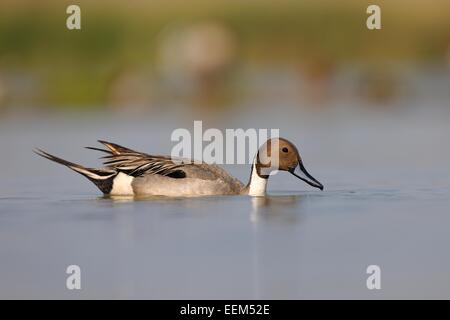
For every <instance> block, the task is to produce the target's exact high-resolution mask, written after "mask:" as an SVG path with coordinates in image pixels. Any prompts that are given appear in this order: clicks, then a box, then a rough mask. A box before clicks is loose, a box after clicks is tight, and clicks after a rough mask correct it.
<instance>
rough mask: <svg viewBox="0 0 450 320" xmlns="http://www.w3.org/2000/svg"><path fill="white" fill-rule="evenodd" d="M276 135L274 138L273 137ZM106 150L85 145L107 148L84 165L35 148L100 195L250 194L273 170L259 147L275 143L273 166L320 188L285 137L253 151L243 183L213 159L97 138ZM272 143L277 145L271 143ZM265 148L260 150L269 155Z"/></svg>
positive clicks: (260, 190) (260, 191)
mask: <svg viewBox="0 0 450 320" xmlns="http://www.w3.org/2000/svg"><path fill="white" fill-rule="evenodd" d="M275 139H276V140H275ZM99 142H100V143H102V144H103V145H104V146H105V147H106V148H107V149H100V148H94V147H87V148H88V149H92V150H97V151H102V152H105V153H107V155H106V156H105V157H103V158H104V159H106V161H105V162H104V167H103V168H99V169H93V168H86V167H83V166H81V165H78V164H75V163H72V162H69V161H66V160H64V159H61V158H58V157H55V156H53V155H51V154H49V153H47V152H45V151H42V150H40V149H37V150H36V151H35V152H36V153H37V154H38V155H40V156H42V157H44V158H47V159H49V160H52V161H54V162H57V163H60V164H62V165H65V166H66V167H68V168H70V169H72V170H74V171H76V172H78V173H80V174H82V175H83V176H85V177H86V178H88V179H89V180H90V181H92V182H93V183H94V184H95V185H96V186H97V187H98V188H99V189H100V190H101V191H102V192H103V193H104V194H105V195H112V196H151V195H158V196H171V197H178V196H202V195H239V194H242V195H251V196H264V195H265V194H266V187H267V181H268V179H269V176H270V172H271V171H272V168H271V165H270V162H267V163H268V164H264V161H261V155H262V154H263V151H265V150H270V145H271V144H272V143H274V142H276V143H277V144H278V146H277V149H278V150H277V152H278V156H279V157H278V166H277V167H276V168H273V170H280V171H288V172H289V173H291V174H293V175H294V176H296V177H297V178H299V179H301V180H303V181H304V182H306V183H307V184H309V185H311V186H313V187H315V188H319V189H320V190H323V186H322V184H321V183H320V182H319V181H317V180H316V179H314V178H313V177H312V176H311V175H310V174H309V173H308V172H307V171H306V169H305V167H304V166H303V162H302V159H301V157H300V154H299V152H298V150H297V148H296V147H295V146H294V144H292V143H291V142H289V141H288V140H286V139H283V138H273V139H269V140H267V141H266V143H265V144H264V145H262V146H261V148H260V149H259V150H258V152H257V154H256V156H255V160H254V161H253V165H252V169H251V174H250V179H249V182H248V184H247V185H244V184H243V183H242V182H240V181H239V180H238V179H236V178H234V177H232V176H231V175H229V174H228V173H227V172H226V171H225V170H223V169H222V168H221V167H219V166H217V165H213V164H206V163H195V162H191V161H189V162H187V163H182V162H179V161H174V160H173V158H171V157H169V156H154V155H149V154H146V153H142V152H138V151H134V150H132V149H128V148H125V147H122V146H119V145H117V144H114V143H110V142H106V141H101V140H99ZM274 145H275V146H276V144H274ZM269 153H270V152H267V153H264V154H265V155H268V156H269V157H270V154H269Z"/></svg>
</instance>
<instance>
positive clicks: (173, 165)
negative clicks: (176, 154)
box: [87, 140, 187, 178]
mask: <svg viewBox="0 0 450 320" xmlns="http://www.w3.org/2000/svg"><path fill="white" fill-rule="evenodd" d="M99 142H100V143H102V144H103V145H105V146H106V147H107V148H108V150H105V149H100V148H94V147H87V148H88V149H92V150H97V151H102V152H105V153H107V154H108V155H106V156H104V157H102V159H106V161H105V162H104V163H103V164H104V165H105V167H106V168H110V169H114V170H116V171H119V172H123V173H126V174H128V175H130V176H133V177H141V176H144V175H151V174H158V175H163V176H169V177H174V178H184V177H185V176H186V175H185V173H184V172H183V170H182V168H183V167H184V166H185V165H186V163H187V160H186V159H176V160H175V159H172V158H170V157H167V156H154V155H149V154H146V153H143V152H138V151H134V150H132V149H129V148H125V147H122V146H120V145H118V144H115V143H111V142H106V141H102V140H99ZM174 160H175V161H174Z"/></svg>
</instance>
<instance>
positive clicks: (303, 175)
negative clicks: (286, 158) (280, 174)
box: [289, 162, 323, 190]
mask: <svg viewBox="0 0 450 320" xmlns="http://www.w3.org/2000/svg"><path fill="white" fill-rule="evenodd" d="M289 172H290V173H292V174H293V175H294V176H296V177H297V178H299V179H300V180H303V181H305V182H306V183H307V184H309V185H310V186H313V187H315V188H319V189H320V190H323V185H322V184H321V183H320V182H319V181H317V180H316V179H315V178H314V177H313V176H312V175H310V174H309V173H308V171H306V169H305V167H304V166H303V163H301V162H300V163H299V164H298V166H296V167H295V168H294V169H292V170H289Z"/></svg>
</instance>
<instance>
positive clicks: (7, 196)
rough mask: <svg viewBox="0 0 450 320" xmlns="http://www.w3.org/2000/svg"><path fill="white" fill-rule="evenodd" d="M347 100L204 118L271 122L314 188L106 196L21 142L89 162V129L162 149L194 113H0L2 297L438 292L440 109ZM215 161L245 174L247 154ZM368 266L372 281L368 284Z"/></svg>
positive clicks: (297, 185)
mask: <svg viewBox="0 0 450 320" xmlns="http://www.w3.org/2000/svg"><path fill="white" fill-rule="evenodd" d="M349 114H351V113H348V112H344V113H337V114H329V113H324V114H319V115H309V116H308V117H302V115H301V114H299V115H298V117H282V116H279V115H277V114H272V115H271V116H269V117H266V116H265V117H264V118H260V119H256V120H255V119H253V118H251V117H249V116H248V115H247V116H241V117H239V118H233V117H231V116H230V117H226V116H224V117H222V119H221V121H220V122H219V121H214V120H210V121H205V123H204V127H205V128H208V127H219V128H235V127H244V128H248V127H255V126H256V127H260V128H271V127H275V128H280V130H281V135H282V136H285V137H288V138H290V139H291V140H293V141H295V142H296V143H297V144H298V146H299V149H300V151H301V153H302V156H303V158H304V160H305V164H306V167H307V168H308V170H309V171H310V172H311V174H313V175H314V176H315V177H316V178H317V179H319V180H320V181H321V182H323V183H324V185H325V188H326V189H325V191H323V192H320V191H315V190H313V189H311V188H310V187H309V186H307V185H305V184H303V183H302V182H301V181H299V180H296V179H295V178H294V177H292V176H290V175H287V174H278V175H276V176H275V177H273V178H271V181H270V183H269V192H270V196H268V197H266V198H250V197H244V196H235V197H209V198H186V199H181V198H180V199H164V198H154V199H139V200H133V199H126V198H125V199H104V198H102V197H101V196H100V194H99V192H98V191H97V190H96V188H95V187H94V186H93V185H92V184H90V182H89V181H87V180H85V179H84V178H82V177H81V176H79V175H76V174H75V173H73V172H71V171H69V170H67V169H65V168H63V167H61V166H58V165H56V164H53V163H50V162H49V161H46V160H45V159H41V158H38V157H37V156H35V155H34V154H33V153H32V152H31V150H32V148H34V147H41V148H43V149H45V150H48V151H49V152H52V153H55V154H57V155H60V156H62V157H64V158H67V159H69V160H72V161H74V162H80V163H82V164H86V165H89V166H95V165H96V164H98V162H97V160H96V157H97V156H98V155H97V154H95V152H93V151H89V150H83V149H82V147H83V146H87V145H95V140H96V139H110V140H112V141H116V142H117V143H120V144H124V145H128V146H130V147H133V148H136V149H139V150H142V151H147V152H149V153H151V152H154V153H158V154H161V153H169V152H170V149H171V146H172V144H171V142H170V133H171V131H172V130H173V129H175V128H178V127H186V128H192V120H194V119H195V116H196V115H193V116H192V117H185V118H184V120H173V118H170V117H164V116H162V117H161V119H158V121H155V119H154V118H153V117H152V116H151V115H149V116H147V117H141V118H140V119H136V118H131V119H126V118H125V119H123V118H121V117H120V115H118V116H114V117H108V118H106V119H105V118H102V117H101V116H89V117H88V116H86V117H71V116H60V117H50V118H45V117H36V118H25V119H24V118H22V117H13V118H8V119H3V120H0V150H2V152H1V153H2V155H1V157H0V167H1V179H0V298H208V299H212V298H223V299H228V298H233V299H239V298H250V299H252V298H268V299H272V298H273V299H278V298H286V299H296V298H376V299H377V298H447V299H448V298H450V251H449V250H448V245H449V243H450V232H449V226H450V210H449V208H450V167H449V163H450V152H449V148H448V141H449V139H450V129H449V126H448V123H449V119H450V113H446V112H440V113H436V114H433V115H430V114H427V113H425V112H424V113H421V112H418V111H417V112H414V113H412V114H409V113H401V114H392V115H389V116H386V115H383V116H382V115H380V114H378V113H376V112H374V113H370V114H359V115H358V114H356V115H355V114H354V113H353V115H352V117H351V118H350V119H349ZM182 118H183V117H182ZM177 119H179V118H177ZM197 119H198V118H197ZM226 168H227V169H229V170H230V171H231V172H232V173H233V174H234V175H236V176H237V177H239V178H240V179H242V180H244V181H245V182H246V180H247V178H248V176H249V170H250V168H249V166H226ZM71 264H76V265H79V266H80V267H81V271H82V290H80V291H69V290H67V289H66V287H65V283H66V277H67V275H66V273H65V270H66V267H67V266H68V265H71ZM372 264H375V265H379V266H380V268H381V286H382V288H381V290H368V289H367V288H366V279H367V277H368V275H367V274H366V268H367V266H368V265H372Z"/></svg>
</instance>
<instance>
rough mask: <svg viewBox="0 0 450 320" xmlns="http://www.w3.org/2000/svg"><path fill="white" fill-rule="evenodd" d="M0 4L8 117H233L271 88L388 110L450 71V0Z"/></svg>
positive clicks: (0, 96) (1, 76) (3, 101)
mask: <svg viewBox="0 0 450 320" xmlns="http://www.w3.org/2000/svg"><path fill="white" fill-rule="evenodd" d="M70 4H77V5H79V6H80V7H81V21H82V22H81V25H82V29H81V30H68V29H67V28H66V19H67V17H68V14H66V8H67V6H68V5H70ZM369 4H378V5H379V6H380V7H381V10H382V29H381V30H376V31H370V30H368V29H367V28H366V18H367V16H368V15H367V13H366V8H367V6H368V5H369ZM0 7H1V9H0V110H2V111H4V112H6V111H14V110H17V109H20V110H29V109H33V108H35V109H36V108H38V109H42V108H50V109H55V108H56V109H75V110H80V109H85V110H90V109H93V110H96V109H97V110H98V109H106V108H109V109H119V110H131V109H133V108H134V109H137V110H147V109H148V110H151V109H155V108H162V106H167V105H174V104H177V103H183V104H186V105H192V106H207V107H213V108H227V107H229V106H230V105H233V104H234V103H236V102H239V101H241V100H246V99H253V98H255V97H261V94H264V93H267V92H268V91H267V90H269V91H270V90H274V91H270V92H271V96H272V98H274V99H277V98H276V97H277V96H281V97H283V98H284V99H291V100H295V99H300V100H299V101H302V99H307V101H308V104H309V103H310V104H311V105H314V106H316V105H326V104H327V101H328V99H331V100H333V99H336V98H337V96H336V92H337V93H339V94H342V93H343V92H344V93H345V94H347V96H348V97H359V98H362V99H365V100H367V101H369V102H374V103H375V104H377V105H383V104H386V102H387V101H388V102H389V101H392V99H395V98H396V97H397V96H399V95H402V94H408V89H406V91H405V83H407V82H408V81H410V80H411V77H414V75H411V74H410V73H409V72H411V71H414V72H419V73H420V72H425V73H426V72H429V70H435V69H437V70H441V72H443V73H444V74H448V73H449V70H450V1H448V0H433V1H417V0H395V1H393V0H389V1H360V0H353V1H349V0H340V1H334V0H321V1H312V0H302V1H300V0H297V1H294V0H279V1H268V0H258V1H236V0H226V1H225V0H220V1H217V0H216V1H211V0H210V1H203V0H191V1H181V0H169V1H167V0H166V1H162V0H152V1H137V0H130V1H92V0H91V1H56V0H53V1H48V0H45V1H43V0H40V1H33V0H2V1H1V4H0ZM424 70H425V71H424ZM427 70H428V71H427ZM335 82H338V83H340V85H339V86H338V87H337V89H336V85H334V86H333V83H335ZM406 87H407V88H408V85H406ZM274 88H275V89H274ZM333 88H334V89H333ZM333 90H334V91H333Z"/></svg>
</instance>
